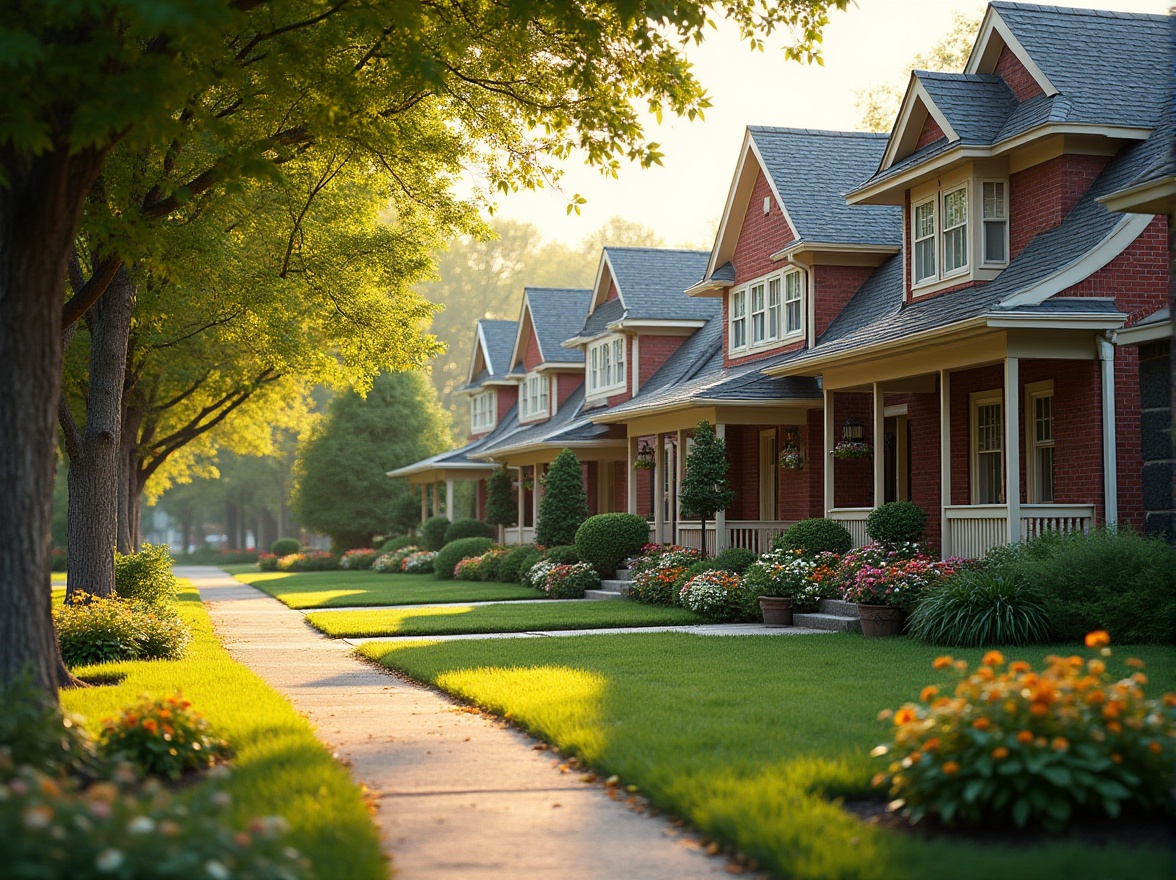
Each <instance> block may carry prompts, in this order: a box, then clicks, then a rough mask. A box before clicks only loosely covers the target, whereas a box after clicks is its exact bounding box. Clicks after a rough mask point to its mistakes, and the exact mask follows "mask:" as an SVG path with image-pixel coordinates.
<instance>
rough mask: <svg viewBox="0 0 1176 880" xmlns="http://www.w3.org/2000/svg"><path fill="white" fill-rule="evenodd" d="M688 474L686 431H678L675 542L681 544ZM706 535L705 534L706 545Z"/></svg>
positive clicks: (675, 482) (675, 472)
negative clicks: (683, 482) (680, 526)
mask: <svg viewBox="0 0 1176 880" xmlns="http://www.w3.org/2000/svg"><path fill="white" fill-rule="evenodd" d="M685 476H686V432H685V431H679V432H678V445H677V446H676V447H675V451H674V510H673V513H674V543H675V544H681V543H682V540H681V535H679V533H678V524H679V523H680V522H681V521H682V501H681V498H682V480H683V479H684V478H685ZM705 541H706V535H703V542H704V543H703V546H704V547H705V546H706V544H705Z"/></svg>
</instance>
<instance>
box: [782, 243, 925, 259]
mask: <svg viewBox="0 0 1176 880" xmlns="http://www.w3.org/2000/svg"><path fill="white" fill-rule="evenodd" d="M806 251H812V252H818V253H835V254H887V255H892V254H897V253H900V252H901V251H902V245H900V244H839V243H838V242H835V241H804V240H803V239H802V240H801V241H796V242H793V243H792V244H790V245H788V247H786V248H784V250H781V251H776V253H774V254H772V255H771V256H769V257H768V259H769V260H771V261H772V262H774V263H778V262H780V261H781V260H787V259H788V258H789V257H793V256H795V255H796V254H800V253H805V252H806Z"/></svg>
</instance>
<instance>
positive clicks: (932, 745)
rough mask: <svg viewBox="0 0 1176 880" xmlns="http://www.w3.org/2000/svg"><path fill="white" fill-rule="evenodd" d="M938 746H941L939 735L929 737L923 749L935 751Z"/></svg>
mask: <svg viewBox="0 0 1176 880" xmlns="http://www.w3.org/2000/svg"><path fill="white" fill-rule="evenodd" d="M937 748H939V737H937V736H933V737H931V739H929V740H927V741H926V742H925V743H923V751H924V752H933V751H935V750H936V749H937Z"/></svg>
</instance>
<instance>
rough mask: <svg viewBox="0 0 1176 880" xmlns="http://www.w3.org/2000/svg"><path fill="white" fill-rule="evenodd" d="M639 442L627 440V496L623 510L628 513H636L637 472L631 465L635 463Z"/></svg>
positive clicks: (638, 440) (633, 439)
mask: <svg viewBox="0 0 1176 880" xmlns="http://www.w3.org/2000/svg"><path fill="white" fill-rule="evenodd" d="M639 442H640V438H637V437H630V438H629V459H628V464H629V470H627V471H626V472H625V489H626V490H627V491H628V495H629V499H628V502H627V504H626V508H625V509H626V510H628V512H629V513H637V471H636V470H634V468H633V463H634V462H635V461H637V444H638V443H639Z"/></svg>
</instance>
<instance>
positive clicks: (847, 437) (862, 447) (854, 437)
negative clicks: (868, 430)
mask: <svg viewBox="0 0 1176 880" xmlns="http://www.w3.org/2000/svg"><path fill="white" fill-rule="evenodd" d="M864 433H865V429H864V428H863V427H862V423H861V422H859V421H858V420H857V419H856V418H854V417H853V416H850V417H849V418H848V419H846V420H845V425H843V426H842V428H841V440H839V441H838V443H837V445H836V446H834V447H833V453H832V454H833V457H834V458H870V457H872V456H873V454H874V448H873V447H872V446H871V445H870V444H869V443H867V442H866V441H865V440H863V439H862V437H863V436H864Z"/></svg>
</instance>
